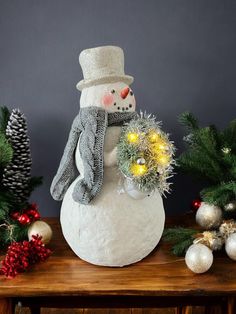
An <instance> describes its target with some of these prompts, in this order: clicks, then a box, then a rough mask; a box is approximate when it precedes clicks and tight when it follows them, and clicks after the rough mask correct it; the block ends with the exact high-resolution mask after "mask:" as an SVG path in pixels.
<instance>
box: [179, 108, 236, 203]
mask: <svg viewBox="0 0 236 314" xmlns="http://www.w3.org/2000/svg"><path fill="white" fill-rule="evenodd" d="M179 121H180V122H181V123H182V124H183V125H184V126H185V127H186V128H187V130H188V132H189V134H188V135H187V136H186V137H185V138H184V139H185V142H186V144H187V150H186V151H185V152H184V153H182V155H181V156H180V157H179V158H178V160H177V163H178V166H179V167H180V169H181V170H183V171H185V172H188V173H190V174H193V175H196V176H197V177H199V178H201V179H203V180H205V182H206V185H207V187H206V188H204V189H203V190H202V191H201V192H200V195H201V197H202V199H203V201H205V202H208V203H211V204H214V205H218V206H220V207H223V206H225V205H226V204H227V203H229V202H231V201H234V200H235V199H236V119H235V120H233V121H231V122H230V124H229V126H228V127H227V128H226V129H225V130H223V131H220V130H218V129H217V128H216V127H215V126H214V125H210V126H208V127H204V128H200V127H199V124H198V121H197V119H196V118H195V117H194V116H193V115H192V114H191V113H189V112H185V113H183V114H182V115H181V116H180V118H179Z"/></svg>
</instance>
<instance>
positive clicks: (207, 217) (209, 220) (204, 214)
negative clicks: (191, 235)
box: [196, 202, 222, 229]
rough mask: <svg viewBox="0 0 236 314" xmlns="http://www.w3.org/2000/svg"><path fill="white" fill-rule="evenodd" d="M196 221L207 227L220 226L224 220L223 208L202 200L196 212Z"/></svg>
mask: <svg viewBox="0 0 236 314" xmlns="http://www.w3.org/2000/svg"><path fill="white" fill-rule="evenodd" d="M196 222H197V224H198V225H200V226H201V227H203V228H205V229H212V228H217V227H219V225H220V224H221V222H222V210H221V208H220V207H218V206H215V205H212V204H208V203H205V202H202V203H201V206H200V207H199V208H198V210H197V213H196Z"/></svg>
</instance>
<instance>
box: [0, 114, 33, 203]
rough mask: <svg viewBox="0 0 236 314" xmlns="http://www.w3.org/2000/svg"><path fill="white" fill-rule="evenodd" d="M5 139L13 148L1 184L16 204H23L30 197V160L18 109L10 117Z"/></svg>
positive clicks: (21, 116)
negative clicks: (14, 199)
mask: <svg viewBox="0 0 236 314" xmlns="http://www.w3.org/2000/svg"><path fill="white" fill-rule="evenodd" d="M6 137H7V139H8V140H9V142H10V143H11V146H12V148H13V159H12V161H11V163H10V164H8V165H7V167H6V168H5V169H4V173H3V180H2V184H3V185H4V186H5V187H6V188H8V189H9V191H10V192H11V193H12V194H13V195H14V196H15V197H16V200H17V202H19V203H23V202H25V201H26V200H27V199H28V197H29V195H30V191H29V180H30V178H31V165H32V160H31V155H30V142H29V137H28V135H27V124H26V119H25V117H24V115H23V114H22V113H21V112H20V110H19V109H14V110H13V111H12V113H11V115H10V118H9V121H8V124H7V128H6Z"/></svg>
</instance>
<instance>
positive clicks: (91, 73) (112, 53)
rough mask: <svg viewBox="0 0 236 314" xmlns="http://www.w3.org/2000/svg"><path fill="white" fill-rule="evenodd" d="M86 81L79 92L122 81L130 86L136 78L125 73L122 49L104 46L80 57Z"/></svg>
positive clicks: (78, 86) (80, 83) (81, 84)
mask: <svg viewBox="0 0 236 314" xmlns="http://www.w3.org/2000/svg"><path fill="white" fill-rule="evenodd" d="M79 63H80V65H81V68H82V71H83V75H84V79H83V80H81V81H80V82H79V83H78V84H77V85H76V87H77V89H78V90H80V91H81V90H82V89H83V88H85V87H89V86H92V85H98V84H104V83H113V82H117V81H122V82H124V83H126V84H128V85H130V84H131V83H132V82H133V80H134V78H133V77H132V76H129V75H126V74H125V72H124V53H123V50H122V49H121V48H120V47H116V46H103V47H96V48H91V49H86V50H83V51H82V52H81V53H80V55H79Z"/></svg>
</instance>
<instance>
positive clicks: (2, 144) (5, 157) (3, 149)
mask: <svg viewBox="0 0 236 314" xmlns="http://www.w3.org/2000/svg"><path fill="white" fill-rule="evenodd" d="M12 157H13V149H12V147H11V145H10V143H9V142H8V140H7V139H6V136H5V135H4V134H3V133H2V132H1V131H0V168H4V167H6V165H7V164H9V163H10V162H11V160H12Z"/></svg>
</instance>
